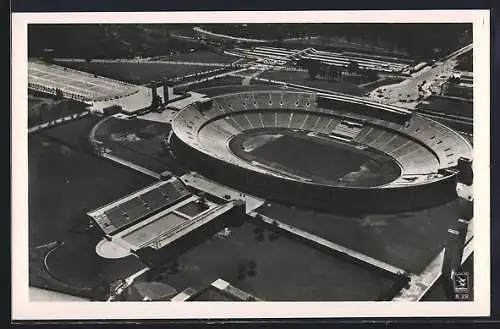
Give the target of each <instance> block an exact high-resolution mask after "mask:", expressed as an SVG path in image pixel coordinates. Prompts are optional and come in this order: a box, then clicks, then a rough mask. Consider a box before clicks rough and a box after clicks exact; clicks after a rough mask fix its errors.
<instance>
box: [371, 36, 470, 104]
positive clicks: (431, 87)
mask: <svg viewBox="0 0 500 329" xmlns="http://www.w3.org/2000/svg"><path fill="white" fill-rule="evenodd" d="M467 51H472V44H469V45H467V46H465V47H463V48H460V49H459V50H457V51H455V52H453V53H452V54H450V55H448V56H447V57H445V58H444V59H443V61H440V62H436V63H435V65H434V67H431V66H426V67H425V68H423V69H422V70H421V71H419V72H417V73H415V74H414V75H413V76H412V77H410V78H408V79H406V80H404V81H403V82H401V83H398V84H393V85H387V86H381V87H379V88H377V89H375V90H373V91H372V92H371V93H370V95H369V96H368V98H369V99H371V100H375V101H378V102H381V103H385V104H393V105H397V106H401V107H405V108H412V109H413V108H415V106H416V105H417V103H418V101H417V98H418V97H419V94H420V95H422V96H423V98H426V97H429V96H430V95H432V93H433V92H436V93H439V92H440V89H441V85H442V84H443V83H445V82H446V81H447V80H448V78H449V77H450V76H451V74H452V70H453V67H454V66H455V64H456V63H457V57H458V56H460V55H461V54H463V53H465V52H467ZM418 86H422V91H421V92H420V93H419V88H418ZM402 100H403V101H402Z"/></svg>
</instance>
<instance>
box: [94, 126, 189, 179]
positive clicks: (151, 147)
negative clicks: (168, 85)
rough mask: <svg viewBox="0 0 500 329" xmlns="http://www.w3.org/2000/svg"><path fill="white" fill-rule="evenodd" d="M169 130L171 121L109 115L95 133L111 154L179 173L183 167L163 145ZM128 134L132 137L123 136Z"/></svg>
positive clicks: (155, 169)
mask: <svg viewBox="0 0 500 329" xmlns="http://www.w3.org/2000/svg"><path fill="white" fill-rule="evenodd" d="M169 132H170V125H169V124H166V123H161V122H154V121H148V120H140V119H134V120H120V119H115V118H111V119H109V120H107V121H105V122H104V123H103V124H102V125H100V127H99V129H98V131H97V132H96V134H97V135H98V139H99V140H102V141H103V142H104V145H106V147H107V148H109V149H111V150H112V152H111V153H112V154H113V155H114V156H117V157H119V158H121V159H124V160H127V161H130V162H132V163H135V164H137V165H139V166H141V167H144V168H146V169H149V170H151V171H153V172H157V173H161V172H163V171H165V170H169V171H172V172H174V173H177V174H182V173H184V170H183V169H182V168H180V167H179V165H178V164H177V163H176V162H175V160H174V159H173V158H172V156H171V154H170V153H169V152H168V151H167V150H165V148H164V147H163V145H162V139H164V138H166V137H167V136H168V134H169ZM127 135H128V136H129V137H133V138H126V137H127Z"/></svg>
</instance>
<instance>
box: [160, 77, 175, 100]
mask: <svg viewBox="0 0 500 329" xmlns="http://www.w3.org/2000/svg"><path fill="white" fill-rule="evenodd" d="M162 85H163V99H164V100H165V103H168V102H169V101H171V100H172V99H173V98H174V83H173V82H172V81H171V80H170V79H168V78H167V79H163V81H162Z"/></svg>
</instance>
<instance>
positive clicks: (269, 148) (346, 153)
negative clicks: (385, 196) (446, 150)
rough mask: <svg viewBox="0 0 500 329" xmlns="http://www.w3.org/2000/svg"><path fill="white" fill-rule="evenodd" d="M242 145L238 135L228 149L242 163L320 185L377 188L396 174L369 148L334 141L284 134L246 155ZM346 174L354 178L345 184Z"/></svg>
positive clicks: (392, 165)
mask: <svg viewBox="0 0 500 329" xmlns="http://www.w3.org/2000/svg"><path fill="white" fill-rule="evenodd" d="M250 134H251V135H253V134H252V133H250ZM248 137H251V138H254V139H255V137H257V136H248ZM244 143H245V135H241V136H238V137H237V138H235V139H234V140H233V141H232V143H231V148H232V149H233V151H235V153H236V154H237V155H238V156H240V157H242V158H244V159H245V160H247V161H250V162H253V163H254V164H256V165H259V164H261V165H265V166H266V167H272V168H273V169H275V170H278V171H280V172H285V173H289V174H293V175H297V176H300V177H303V178H306V179H309V180H312V181H315V182H320V183H330V184H335V185H336V184H339V182H340V183H342V182H344V183H348V184H349V185H350V186H377V185H382V184H384V183H387V182H390V181H392V180H394V179H396V178H397V177H398V175H399V174H400V169H399V167H398V165H397V164H396V163H395V162H394V161H393V160H392V159H391V158H390V157H388V156H385V155H383V154H381V153H375V151H374V150H370V149H363V150H360V149H357V148H356V147H355V145H354V144H351V143H349V142H343V141H340V140H337V139H334V138H328V137H313V136H309V135H306V134H303V133H292V132H286V133H283V134H282V135H281V136H279V137H278V138H272V139H268V140H267V142H265V143H264V144H262V142H261V143H259V144H261V145H260V146H258V147H256V148H253V149H252V150H250V151H248V152H245V151H243V150H244V148H243V147H241V146H243V145H244ZM346 175H349V177H355V179H354V180H352V179H350V180H349V181H348V182H347V180H346V179H344V176H346Z"/></svg>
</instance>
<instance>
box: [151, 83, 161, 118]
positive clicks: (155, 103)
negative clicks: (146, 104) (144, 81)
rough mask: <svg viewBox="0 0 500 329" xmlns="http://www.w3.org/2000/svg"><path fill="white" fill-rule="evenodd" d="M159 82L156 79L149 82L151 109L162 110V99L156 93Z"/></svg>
mask: <svg viewBox="0 0 500 329" xmlns="http://www.w3.org/2000/svg"><path fill="white" fill-rule="evenodd" d="M160 85H161V84H160V83H159V82H158V81H152V82H151V83H150V84H149V87H150V88H151V109H152V110H153V111H158V110H160V111H161V110H162V108H161V106H162V105H163V102H162V99H161V96H160V95H158V91H157V89H158V87H159V86H160Z"/></svg>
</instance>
